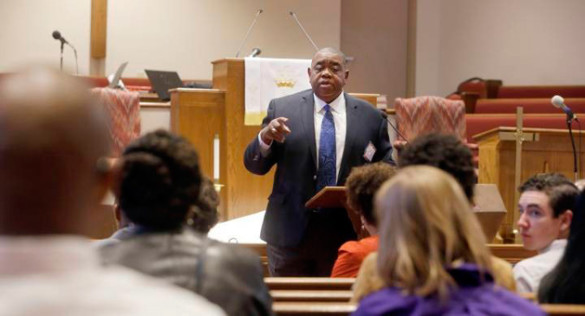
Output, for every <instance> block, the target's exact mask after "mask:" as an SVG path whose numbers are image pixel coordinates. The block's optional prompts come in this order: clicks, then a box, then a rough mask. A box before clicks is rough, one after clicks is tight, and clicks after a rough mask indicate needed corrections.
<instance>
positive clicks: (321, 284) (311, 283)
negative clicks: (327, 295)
mask: <svg viewBox="0 0 585 316" xmlns="http://www.w3.org/2000/svg"><path fill="white" fill-rule="evenodd" d="M264 282H265V283H266V285H267V286H268V289H270V290H331V291H332V290H344V291H349V290H351V286H352V285H353V283H354V282H355V278H318V277H317V278H316V277H267V278H264Z"/></svg>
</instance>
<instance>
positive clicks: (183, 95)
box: [171, 58, 378, 220]
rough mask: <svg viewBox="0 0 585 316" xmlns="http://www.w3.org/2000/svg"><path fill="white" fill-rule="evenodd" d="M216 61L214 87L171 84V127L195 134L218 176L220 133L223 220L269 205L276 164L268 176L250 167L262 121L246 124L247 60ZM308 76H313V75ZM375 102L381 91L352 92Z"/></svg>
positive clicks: (207, 166)
mask: <svg viewBox="0 0 585 316" xmlns="http://www.w3.org/2000/svg"><path fill="white" fill-rule="evenodd" d="M212 64H213V89H211V90H205V89H183V88H179V89H173V90H171V130H172V131H173V132H175V133H178V134H180V135H182V136H184V137H186V138H187V139H189V140H190V141H191V142H193V144H195V147H196V148H197V150H198V152H199V155H200V163H201V169H202V171H203V173H204V174H206V175H207V176H208V177H210V178H212V179H213V178H214V177H213V175H214V167H213V159H214V157H213V151H214V144H213V141H214V137H215V136H216V135H217V136H218V139H219V143H220V145H219V152H220V158H221V159H220V161H219V179H214V180H216V181H217V182H219V184H222V185H223V187H222V188H221V191H220V197H221V205H220V214H221V219H222V220H228V219H232V218H237V217H241V216H244V215H248V214H252V213H256V212H258V211H259V210H263V209H265V208H266V204H267V198H268V196H269V195H270V191H271V188H272V181H273V178H274V170H272V171H271V172H269V173H268V174H266V175H263V176H257V175H254V174H252V173H250V172H248V170H246V168H245V167H244V152H245V150H246V146H247V145H248V143H249V142H250V141H251V140H252V139H253V138H254V137H256V136H257V135H258V132H259V131H260V126H246V125H244V111H245V110H244V78H245V73H244V60H243V59H237V58H229V59H220V60H216V61H214V62H212ZM307 80H308V78H307ZM352 95H353V96H355V97H358V98H362V99H364V100H366V101H368V102H370V103H372V104H375V103H376V98H377V96H378V95H377V94H352Z"/></svg>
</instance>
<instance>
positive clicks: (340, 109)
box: [258, 91, 347, 182]
mask: <svg viewBox="0 0 585 316" xmlns="http://www.w3.org/2000/svg"><path fill="white" fill-rule="evenodd" d="M313 99H314V101H315V107H314V114H313V118H314V122H315V144H316V150H317V152H316V155H317V168H319V140H320V139H321V124H322V122H323V117H325V110H324V109H323V107H324V106H325V105H326V104H329V107H330V109H331V114H332V115H333V123H334V124H335V159H336V161H335V170H336V173H335V181H336V182H337V178H338V177H339V169H340V168H341V158H342V157H343V150H344V149H345V134H346V132H347V115H346V111H345V96H344V95H343V91H342V92H341V94H340V95H339V96H338V97H337V98H336V99H335V100H333V101H331V103H327V102H325V101H323V100H321V99H319V98H318V97H317V95H315V94H314V93H313ZM258 141H259V142H260V153H261V154H262V156H264V157H266V156H267V155H268V153H270V146H271V145H272V143H270V144H266V143H264V142H263V141H262V137H260V133H258Z"/></svg>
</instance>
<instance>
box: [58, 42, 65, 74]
mask: <svg viewBox="0 0 585 316" xmlns="http://www.w3.org/2000/svg"><path fill="white" fill-rule="evenodd" d="M63 47H65V42H63V41H61V62H60V66H59V69H60V70H61V72H63Z"/></svg>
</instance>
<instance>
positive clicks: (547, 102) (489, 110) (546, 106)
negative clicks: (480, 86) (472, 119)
mask: <svg viewBox="0 0 585 316" xmlns="http://www.w3.org/2000/svg"><path fill="white" fill-rule="evenodd" d="M565 104H567V105H568V106H569V107H571V110H573V112H574V113H585V98H565ZM519 106H521V107H522V108H523V111H524V113H525V114H529V113H532V114H544V113H555V114H559V113H560V114H562V112H561V110H560V109H557V108H555V107H554V106H553V105H552V104H551V99H550V98H538V99H479V100H477V103H476V105H475V112H474V113H475V114H504V113H511V114H514V113H516V108H517V107H519Z"/></svg>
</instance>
